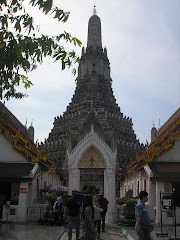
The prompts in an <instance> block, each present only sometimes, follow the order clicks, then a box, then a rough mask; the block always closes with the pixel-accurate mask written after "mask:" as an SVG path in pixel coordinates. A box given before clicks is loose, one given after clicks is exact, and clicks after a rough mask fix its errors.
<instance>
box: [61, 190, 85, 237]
mask: <svg viewBox="0 0 180 240" xmlns="http://www.w3.org/2000/svg"><path fill="white" fill-rule="evenodd" d="M81 212H82V204H81V203H80V202H77V199H76V191H75V190H73V191H72V197H71V198H69V200H68V201H67V204H66V206H65V208H64V220H66V215H68V240H72V228H73V226H75V228H76V240H78V239H79V232H80V216H81Z"/></svg>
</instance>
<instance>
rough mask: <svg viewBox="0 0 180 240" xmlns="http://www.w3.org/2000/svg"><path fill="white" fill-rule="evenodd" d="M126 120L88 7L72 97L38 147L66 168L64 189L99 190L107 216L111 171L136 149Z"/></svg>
mask: <svg viewBox="0 0 180 240" xmlns="http://www.w3.org/2000/svg"><path fill="white" fill-rule="evenodd" d="M132 125H133V124H132V119H131V118H129V117H126V116H123V113H122V112H121V111H120V107H119V106H118V104H117V103H116V99H115V97H114V95H113V90H112V79H111V76H110V63H109V59H108V56H107V49H106V48H104V49H103V48H102V38H101V20H100V18H99V17H98V16H97V15H96V13H95V12H94V14H93V15H92V16H91V17H90V19H89V23H88V40H87V47H86V49H85V48H84V47H83V48H82V56H81V59H80V64H79V68H78V76H77V78H76V89H75V93H74V95H73V97H72V101H71V102H70V103H69V105H68V106H67V109H66V111H65V112H64V113H63V115H60V116H57V117H55V119H54V126H53V128H52V130H51V132H50V134H49V137H48V138H47V139H46V141H45V142H44V144H42V148H43V150H44V152H46V151H47V149H48V148H49V159H50V160H51V161H54V162H55V163H56V164H57V165H58V166H60V167H61V168H62V169H66V170H67V171H68V179H67V184H68V187H69V194H71V190H73V189H77V190H82V189H83V187H84V186H87V185H88V186H90V185H96V187H98V188H99V190H102V191H104V193H105V197H106V198H108V200H109V202H110V204H109V210H108V211H109V212H108V216H109V221H114V220H113V218H114V217H113V214H114V203H115V196H116V189H117V186H116V183H115V175H116V171H117V170H118V169H120V168H124V167H125V166H126V164H127V163H128V162H129V161H130V159H132V160H135V149H137V151H138V152H140V151H141V145H140V144H139V141H138V140H137V139H136V135H135V133H134V131H133V128H132Z"/></svg>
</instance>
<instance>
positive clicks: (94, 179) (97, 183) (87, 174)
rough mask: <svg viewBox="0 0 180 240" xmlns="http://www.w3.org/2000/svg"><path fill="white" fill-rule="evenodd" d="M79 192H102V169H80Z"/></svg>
mask: <svg viewBox="0 0 180 240" xmlns="http://www.w3.org/2000/svg"><path fill="white" fill-rule="evenodd" d="M80 190H81V191H85V192H93V193H95V194H98V193H100V192H101V191H103V192H104V170H103V169H92V168H91V169H81V170H80Z"/></svg>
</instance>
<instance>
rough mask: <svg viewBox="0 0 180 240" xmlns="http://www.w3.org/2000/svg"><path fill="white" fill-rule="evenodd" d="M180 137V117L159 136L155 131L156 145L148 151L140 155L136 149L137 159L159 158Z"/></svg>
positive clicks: (150, 159) (138, 160)
mask: <svg viewBox="0 0 180 240" xmlns="http://www.w3.org/2000/svg"><path fill="white" fill-rule="evenodd" d="M179 138H180V119H178V120H177V121H176V122H175V123H174V124H173V125H172V126H171V127H170V128H169V129H168V130H166V131H165V133H164V134H163V135H162V136H160V137H158V136H157V134H156V133H155V140H154V145H153V146H152V147H150V148H149V149H148V150H147V151H145V152H143V153H142V154H141V155H138V153H137V151H136V150H135V151H136V161H137V162H138V163H139V162H140V161H145V163H148V162H151V161H152V160H153V159H154V158H158V157H159V156H160V155H161V154H162V153H163V152H164V151H166V150H168V149H170V148H171V147H172V146H173V145H174V142H175V141H176V140H177V139H179Z"/></svg>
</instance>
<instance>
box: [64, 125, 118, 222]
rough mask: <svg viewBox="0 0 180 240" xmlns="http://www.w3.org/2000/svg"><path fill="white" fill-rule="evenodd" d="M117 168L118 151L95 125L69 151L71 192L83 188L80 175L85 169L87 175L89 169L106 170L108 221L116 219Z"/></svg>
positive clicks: (105, 188)
mask: <svg viewBox="0 0 180 240" xmlns="http://www.w3.org/2000/svg"><path fill="white" fill-rule="evenodd" d="M115 169H116V152H113V151H112V150H111V148H110V147H109V146H108V145H107V144H106V143H105V142H104V141H103V140H102V139H101V138H100V137H99V136H98V135H97V134H96V133H95V132H94V129H93V126H92V127H91V132H90V133H89V134H87V135H86V136H85V137H84V138H83V139H82V140H81V141H80V142H79V143H78V144H77V146H76V147H75V148H74V149H73V150H72V152H71V153H69V152H68V171H69V194H71V191H72V190H74V189H76V190H79V191H80V190H81V179H80V176H83V175H84V176H85V175H86V173H85V172H84V173H83V170H86V171H87V175H88V171H92V170H94V171H95V170H96V171H97V170H99V171H100V170H102V171H103V172H104V178H103V181H104V182H103V185H104V196H105V197H106V198H107V199H108V201H109V207H108V213H107V220H108V222H115V221H116V216H115ZM94 175H95V174H94ZM86 182H87V181H86ZM99 184H101V181H99Z"/></svg>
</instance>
